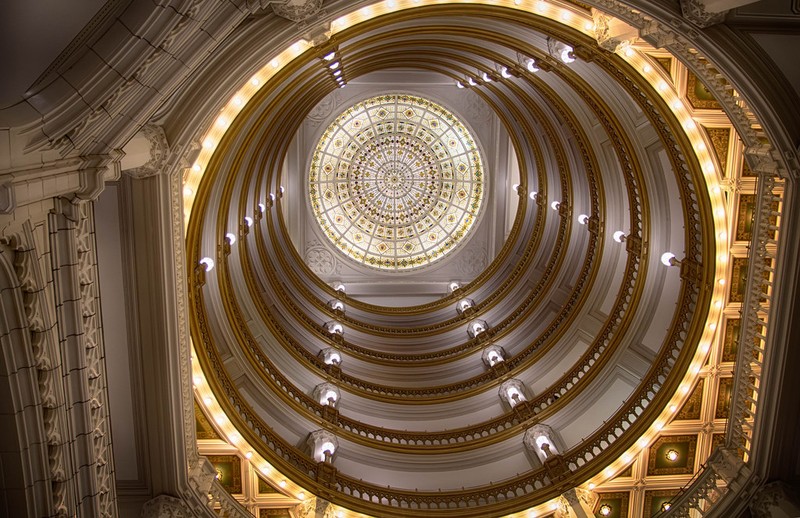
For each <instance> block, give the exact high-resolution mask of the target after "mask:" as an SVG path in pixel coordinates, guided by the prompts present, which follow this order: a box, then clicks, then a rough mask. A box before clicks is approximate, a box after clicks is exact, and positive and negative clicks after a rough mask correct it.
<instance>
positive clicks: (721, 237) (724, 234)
mask: <svg viewBox="0 0 800 518" xmlns="http://www.w3.org/2000/svg"><path fill="white" fill-rule="evenodd" d="M717 237H718V238H719V240H720V241H725V240H726V239H728V233H727V232H720V233H719V234H717Z"/></svg>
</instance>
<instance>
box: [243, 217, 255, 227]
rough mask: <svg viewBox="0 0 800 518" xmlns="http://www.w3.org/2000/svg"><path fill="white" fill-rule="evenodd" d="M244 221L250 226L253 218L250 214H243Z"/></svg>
mask: <svg viewBox="0 0 800 518" xmlns="http://www.w3.org/2000/svg"><path fill="white" fill-rule="evenodd" d="M244 223H245V225H247V226H248V227H252V226H253V218H251V217H250V216H245V217H244Z"/></svg>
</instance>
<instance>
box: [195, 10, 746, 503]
mask: <svg viewBox="0 0 800 518" xmlns="http://www.w3.org/2000/svg"><path fill="white" fill-rule="evenodd" d="M489 4H498V5H483V4H480V3H464V4H459V5H449V4H447V3H442V4H441V5H439V3H437V2H430V3H428V2H421V3H418V2H411V1H407V2H390V1H387V2H379V3H377V4H375V5H373V6H371V7H364V9H361V10H358V11H353V12H352V13H350V14H342V16H341V17H340V18H337V19H335V20H333V22H332V24H331V30H330V34H326V37H325V38H321V39H319V41H316V40H315V41H314V44H312V43H311V42H310V41H306V40H302V41H299V42H294V43H293V44H290V45H288V46H287V48H286V50H285V51H284V52H283V53H280V54H278V55H275V56H274V57H272V58H271V59H270V61H269V62H268V63H267V64H266V65H265V66H264V67H263V68H262V69H260V70H259V71H257V72H256V73H255V74H254V75H253V76H252V78H251V79H250V80H249V81H248V82H247V84H244V85H243V86H242V87H241V89H240V90H239V91H238V92H236V93H235V94H233V95H232V97H231V100H230V102H229V103H228V104H227V105H226V106H225V107H224V108H223V110H222V113H221V115H220V117H219V119H217V121H216V123H215V124H214V127H213V129H212V130H210V131H209V132H208V133H207V134H206V136H205V140H204V149H203V151H202V152H201V153H200V155H199V158H198V160H197V162H196V163H195V165H194V168H193V172H191V173H190V175H189V176H188V177H187V185H188V186H189V188H190V190H191V195H187V197H186V198H185V207H186V209H187V211H190V213H191V218H190V220H189V224H188V227H187V249H188V250H189V253H190V254H192V255H194V256H196V257H197V258H198V259H199V258H201V257H203V256H208V259H209V261H205V260H204V262H203V263H202V264H203V265H204V267H203V268H202V269H198V270H197V271H195V272H194V273H193V277H192V285H191V290H190V301H191V304H192V311H193V322H192V334H193V341H194V347H195V351H196V352H195V363H194V368H195V372H196V373H197V375H198V379H197V380H196V390H197V394H198V397H199V398H200V400H201V401H202V402H203V408H204V409H205V411H206V412H208V414H209V415H210V416H213V417H214V420H215V421H216V422H217V427H218V430H219V431H220V432H219V433H221V434H222V435H224V436H225V437H226V440H227V441H228V442H230V443H231V444H233V445H234V446H235V447H236V448H237V449H238V450H239V451H243V452H247V455H248V457H247V459H249V462H250V463H251V464H252V465H253V466H254V467H255V469H257V470H259V471H260V473H261V474H262V475H263V476H264V477H266V478H268V479H269V480H270V481H271V482H273V483H275V484H280V487H281V490H285V491H287V492H292V493H294V494H295V495H299V494H300V493H302V496H303V497H307V496H308V495H309V494H314V495H318V496H320V497H322V498H325V499H327V500H329V501H330V502H333V503H334V504H335V505H337V506H339V508H340V509H341V512H342V513H351V514H353V515H355V514H357V513H364V514H367V515H375V516H404V517H406V516H426V517H428V516H476V517H477V516H500V515H505V514H510V513H517V512H522V511H526V512H527V510H532V512H534V511H535V512H547V510H548V509H549V510H550V511H551V512H552V508H551V507H550V506H551V505H552V501H551V499H553V498H556V497H558V496H559V495H560V494H561V493H563V492H564V491H565V488H573V487H580V488H588V487H589V485H591V487H594V486H595V485H596V484H600V483H602V482H604V481H607V480H609V479H611V478H613V477H614V476H615V475H617V474H618V473H620V472H621V471H622V470H623V469H624V468H625V467H626V466H630V465H631V461H632V459H633V458H634V457H636V458H638V456H639V455H644V454H645V453H644V452H646V450H647V449H648V448H650V447H651V445H654V444H656V442H657V441H658V440H660V439H659V437H661V431H662V429H663V428H664V426H665V424H666V423H668V422H669V421H670V420H671V419H672V418H673V417H674V415H675V414H676V412H677V411H678V409H679V408H681V407H682V406H683V404H684V402H685V401H686V400H687V398H688V397H689V391H690V388H691V387H692V386H693V384H694V383H695V381H696V379H697V377H698V374H699V372H700V371H701V369H704V368H706V365H707V362H708V361H709V359H710V358H711V356H710V355H709V351H710V350H711V349H712V346H713V348H714V349H715V350H716V348H717V347H718V346H719V344H720V343H721V341H720V339H719V338H718V334H715V333H714V330H715V329H716V327H717V323H718V322H721V321H722V320H721V319H722V315H723V308H724V306H725V304H726V302H725V301H726V300H728V299H727V298H726V297H725V293H726V292H725V290H726V289H727V288H726V286H729V285H730V284H732V283H727V284H726V283H725V279H726V277H727V276H728V275H729V273H728V266H729V263H730V261H729V253H730V252H729V249H730V246H731V239H732V238H729V237H728V235H727V233H726V229H727V228H729V221H730V220H729V213H728V210H727V209H726V205H725V200H724V198H723V195H722V193H721V191H720V188H719V186H720V181H721V179H722V177H723V174H725V173H724V172H723V170H722V166H721V165H720V163H719V160H718V158H717V156H715V154H714V153H716V152H718V151H717V148H716V147H715V144H714V143H712V141H711V140H710V139H709V137H708V136H707V134H706V133H705V132H704V131H703V130H702V128H701V126H700V124H699V123H698V122H697V121H696V120H695V118H693V117H694V116H693V113H694V108H693V106H692V105H691V104H690V103H689V101H688V100H687V97H686V96H687V93H686V92H687V90H686V89H685V88H683V86H684V83H685V77H686V75H685V74H686V69H685V68H681V66H679V65H677V64H676V62H674V61H672V57H671V56H670V55H669V54H668V53H666V52H665V51H657V50H656V49H654V48H653V47H651V46H650V45H649V44H647V43H645V42H642V41H634V42H626V43H625V44H624V45H621V46H619V47H618V48H617V52H616V53H614V52H608V51H607V50H604V49H602V48H600V47H598V45H597V42H596V39H595V31H596V25H595V24H596V22H597V20H596V18H597V17H595V18H594V19H593V18H592V14H591V13H590V11H589V10H588V9H585V8H584V7H581V6H576V5H573V4H570V3H563V4H562V3H557V4H556V3H546V2H536V3H531V2H489ZM499 4H502V5H499ZM522 4H524V5H522ZM534 4H535V5H534ZM252 30H253V31H254V35H253V36H254V37H255V36H257V33H258V30H259V29H258V28H253V29H252ZM331 56H335V57H333V58H332V59H335V60H336V61H335V62H336V63H337V68H339V69H340V70H341V73H339V74H337V75H335V76H332V74H331V70H332V69H331V66H330V65H329V62H330V59H331V58H330V57H331ZM326 57H328V59H326ZM665 60H666V61H667V62H668V63H667V65H666V69H665V68H664V61H665ZM670 67H671V68H670ZM398 71H399V72H398ZM392 73H394V74H398V73H399V74H400V75H401V76H403V78H402V79H399V80H398V76H397V75H392ZM678 73H682V74H684V76H683V79H681V78H679V77H678V76H676V75H675V74H678ZM387 74H388V75H387ZM338 78H341V79H338ZM344 84H347V85H348V88H347V89H345V90H340V89H337V88H338V87H340V86H342V85H344ZM387 91H390V92H395V93H392V94H385V93H383V92H387ZM348 92H349V93H348ZM396 92H409V93H396ZM411 92H413V93H411ZM429 98H431V99H436V98H441V99H445V98H446V99H447V105H448V106H454V107H455V106H473V107H474V106H480V107H484V108H485V109H486V110H487V112H488V116H487V117H486V118H484V119H481V116H479V112H480V111H481V110H477V111H476V110H467V109H465V110H463V112H461V111H459V118H463V122H460V121H459V118H457V117H456V116H455V115H453V114H452V113H451V112H450V111H449V110H448V109H445V108H443V107H442V106H441V105H440V104H439V103H437V102H433V101H430V100H428V99H429ZM364 99H366V100H364ZM476 99H477V101H476ZM321 106H324V107H325V109H324V110H323V109H321V108H320V107H321ZM454 111H455V110H454ZM324 112H327V113H329V115H323V116H322V117H319V116H318V114H319V113H324ZM337 114H340V115H337ZM717 120H721V119H717ZM467 125H468V126H469V127H472V128H476V130H475V133H476V134H482V135H483V136H484V138H483V140H482V143H483V145H484V146H485V147H486V148H487V152H486V157H485V165H484V161H483V160H482V158H481V156H480V154H479V153H478V146H477V144H476V140H477V138H478V137H473V136H471V135H470V132H469V131H467V129H466V127H467ZM317 127H320V130H319V131H316V130H315V128H317ZM324 128H327V129H324ZM320 134H321V136H319V135H320ZM313 135H316V136H314V137H310V136H313ZM306 171H309V173H308V179H307V182H306V179H305V178H306V177H305V172H306ZM194 192H196V193H197V194H196V196H195V195H194ZM482 197H485V198H484V199H482ZM482 205H484V207H483V208H481V207H482ZM481 211H485V214H483V215H482V216H480V213H481ZM479 216H480V218H481V221H480V222H478V219H479ZM478 223H480V225H478ZM471 226H476V229H473V232H475V231H477V227H478V226H480V228H481V229H483V230H482V231H483V232H485V234H486V236H487V237H486V240H487V241H490V240H494V242H496V243H497V253H496V254H495V255H494V256H493V257H494V259H493V260H491V261H487V263H486V264H485V266H484V267H482V269H481V270H480V271H479V272H477V273H476V274H475V275H474V276H473V277H472V278H471V279H470V281H471V282H468V283H462V284H461V285H459V284H456V285H453V286H450V283H449V282H448V281H449V280H452V279H448V278H447V277H446V276H447V275H449V272H448V271H447V270H442V272H444V273H442V272H440V273H439V274H437V275H439V276H438V277H436V276H435V275H432V276H429V277H419V278H420V279H424V280H425V283H427V284H429V285H433V286H435V290H436V291H437V292H438V293H440V294H441V295H440V296H439V297H436V298H435V300H432V301H428V302H424V303H415V302H414V301H416V299H414V298H413V295H414V294H413V293H411V294H408V293H405V294H404V292H403V291H402V288H401V287H399V285H398V291H397V292H396V293H388V294H386V297H387V298H389V299H391V298H394V300H395V301H396V303H392V304H388V303H387V304H383V305H376V304H372V303H369V302H366V301H364V300H359V299H358V298H357V297H356V298H354V297H353V296H352V293H350V292H349V290H348V285H347V283H345V284H344V286H342V287H339V286H336V285H335V284H334V283H333V281H334V280H338V279H337V278H336V276H337V275H340V276H341V271H336V270H335V268H330V269H329V270H326V272H325V274H324V275H322V274H320V273H319V272H315V271H313V270H312V269H311V268H309V265H308V264H306V262H307V261H306V260H305V258H306V257H308V256H307V255H304V254H303V250H302V246H298V245H297V243H298V237H297V236H296V235H295V234H296V233H297V232H304V233H308V234H309V235H311V236H314V235H318V234H322V235H324V236H325V239H324V241H325V242H324V243H317V242H314V245H313V247H314V248H315V249H319V250H331V251H335V252H336V253H340V252H344V253H345V254H347V255H348V256H349V258H350V259H354V260H356V261H358V262H360V263H363V264H365V265H367V266H371V267H374V269H373V270H367V272H366V273H363V272H362V273H363V275H364V276H365V277H363V278H362V282H365V283H369V282H371V280H373V279H380V277H379V275H380V274H381V272H380V271H379V270H380V269H388V270H414V268H415V267H416V266H422V265H426V264H429V263H433V262H434V261H436V260H437V259H438V258H440V257H442V256H444V255H448V260H449V258H450V257H452V260H453V261H456V260H458V259H459V257H462V254H467V253H468V250H469V249H470V247H471V246H472V245H470V246H464V247H461V246H458V245H459V243H460V242H461V241H463V240H465V239H467V238H466V235H467V233H468V232H469V231H470V227H471ZM475 239H477V238H475ZM481 239H482V238H481ZM665 253H669V254H673V255H674V257H672V259H670V257H671V256H670V255H666V256H665V255H664V254H665ZM662 261H663V262H662ZM676 266H679V267H676ZM427 270H428V269H427V268H426V269H424V270H422V271H419V272H417V271H416V270H414V271H410V272H408V273H407V275H404V276H403V278H404V279H406V278H408V279H410V280H413V279H414V278H415V277H414V276H417V275H420V276H423V275H428V274H427V273H426V271H427ZM370 272H373V273H374V277H371V275H373V273H370ZM720 281H721V282H720ZM406 295H408V297H406ZM406 298H408V300H411V301H412V302H411V303H408V302H407V301H404V300H405V299H406ZM719 347H721V346H719ZM714 358H716V356H715V357H714ZM715 361H716V360H715ZM676 448H678V447H674V448H673V449H672V450H669V451H673V450H674V451H678V449H676ZM680 451H684V450H682V449H681V450H680ZM685 451H687V452H688V451H690V450H689V449H688V447H687V449H686V450H685ZM691 451H694V450H691ZM706 452H707V450H706ZM662 456H663V455H662ZM659 458H660V457H659ZM298 498H300V497H299V496H298ZM345 510H347V511H345Z"/></svg>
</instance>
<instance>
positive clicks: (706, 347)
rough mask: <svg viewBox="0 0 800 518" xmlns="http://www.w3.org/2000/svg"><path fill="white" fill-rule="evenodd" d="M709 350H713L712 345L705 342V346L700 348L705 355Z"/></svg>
mask: <svg viewBox="0 0 800 518" xmlns="http://www.w3.org/2000/svg"><path fill="white" fill-rule="evenodd" d="M709 349H711V344H710V343H708V342H705V343H704V344H703V345H701V346H700V351H701V352H702V353H703V354H705V353H707V352H708V350H709Z"/></svg>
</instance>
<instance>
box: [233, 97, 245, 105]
mask: <svg viewBox="0 0 800 518" xmlns="http://www.w3.org/2000/svg"><path fill="white" fill-rule="evenodd" d="M233 104H235V105H236V106H241V105H242V104H244V101H243V100H242V98H241V97H239V96H238V95H237V96H236V97H234V98H233Z"/></svg>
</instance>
